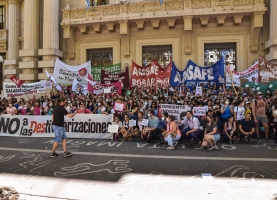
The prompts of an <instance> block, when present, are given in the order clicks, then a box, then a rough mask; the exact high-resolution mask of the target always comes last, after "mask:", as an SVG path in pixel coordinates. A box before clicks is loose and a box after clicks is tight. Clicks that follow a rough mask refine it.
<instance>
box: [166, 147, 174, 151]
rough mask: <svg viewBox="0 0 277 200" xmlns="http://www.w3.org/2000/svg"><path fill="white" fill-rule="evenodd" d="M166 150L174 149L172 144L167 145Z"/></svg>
mask: <svg viewBox="0 0 277 200" xmlns="http://www.w3.org/2000/svg"><path fill="white" fill-rule="evenodd" d="M166 149H167V150H173V149H174V146H169V147H167V148H166Z"/></svg>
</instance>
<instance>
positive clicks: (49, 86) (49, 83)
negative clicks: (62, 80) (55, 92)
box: [40, 80, 52, 89]
mask: <svg viewBox="0 0 277 200" xmlns="http://www.w3.org/2000/svg"><path fill="white" fill-rule="evenodd" d="M40 84H41V87H45V88H49V89H52V84H51V81H46V80H41V81H40Z"/></svg>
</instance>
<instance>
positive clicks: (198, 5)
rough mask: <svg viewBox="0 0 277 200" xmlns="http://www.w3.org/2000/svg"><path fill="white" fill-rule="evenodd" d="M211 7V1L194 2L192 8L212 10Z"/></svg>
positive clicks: (195, 0) (197, 0) (196, 0)
mask: <svg viewBox="0 0 277 200" xmlns="http://www.w3.org/2000/svg"><path fill="white" fill-rule="evenodd" d="M210 7H211V0H205V1H203V0H194V1H192V8H194V9H197V8H210Z"/></svg>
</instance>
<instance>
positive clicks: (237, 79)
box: [226, 73, 240, 87]
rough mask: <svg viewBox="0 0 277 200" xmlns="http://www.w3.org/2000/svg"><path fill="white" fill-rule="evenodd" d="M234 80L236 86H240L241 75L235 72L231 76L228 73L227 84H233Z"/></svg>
mask: <svg viewBox="0 0 277 200" xmlns="http://www.w3.org/2000/svg"><path fill="white" fill-rule="evenodd" d="M232 82H233V84H234V86H236V87H240V76H239V75H237V74H233V77H232V78H231V77H230V76H229V74H228V73H226V86H232Z"/></svg>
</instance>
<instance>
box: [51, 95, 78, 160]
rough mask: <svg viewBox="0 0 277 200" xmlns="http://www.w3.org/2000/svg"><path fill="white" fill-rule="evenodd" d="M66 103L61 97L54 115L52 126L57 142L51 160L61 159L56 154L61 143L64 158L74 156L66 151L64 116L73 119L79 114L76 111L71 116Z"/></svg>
mask: <svg viewBox="0 0 277 200" xmlns="http://www.w3.org/2000/svg"><path fill="white" fill-rule="evenodd" d="M65 103H66V98H64V97H60V98H58V99H57V105H56V106H55V107H54V110H53V115H52V126H53V130H54V133H55V142H54V144H53V148H52V153H51V155H50V157H51V158H58V157H60V155H59V154H57V153H56V150H57V148H58V146H59V143H60V142H62V146H63V150H64V157H65V158H66V157H70V156H72V155H73V154H72V153H70V152H68V151H67V149H66V138H67V136H66V134H65V127H64V116H66V117H69V118H72V117H74V116H75V115H76V114H77V111H75V112H74V113H73V114H69V113H68V112H67V110H66V109H65V108H64V105H65Z"/></svg>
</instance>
